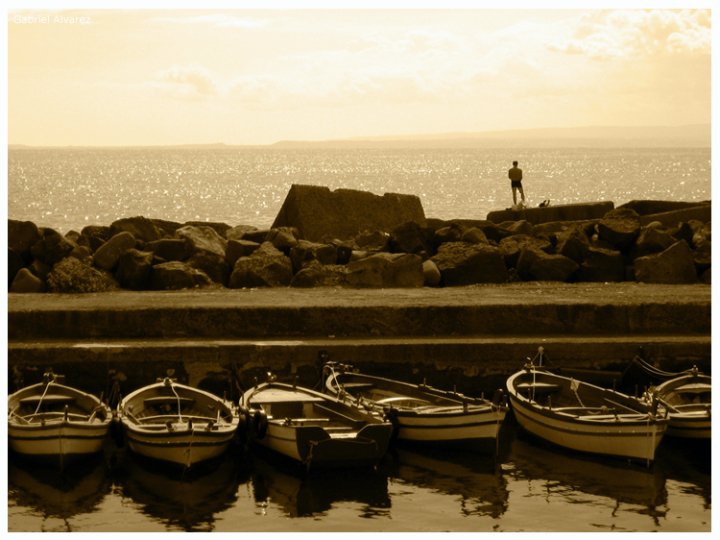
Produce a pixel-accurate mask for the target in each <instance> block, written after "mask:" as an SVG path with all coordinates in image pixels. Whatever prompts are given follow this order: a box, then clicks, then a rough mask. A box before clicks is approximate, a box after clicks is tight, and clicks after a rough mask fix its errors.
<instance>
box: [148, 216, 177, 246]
mask: <svg viewBox="0 0 720 540" xmlns="http://www.w3.org/2000/svg"><path fill="white" fill-rule="evenodd" d="M150 223H152V224H153V225H154V226H155V230H157V232H158V234H159V235H160V237H161V238H164V237H171V236H175V231H177V230H178V229H179V228H180V227H182V223H178V222H177V221H168V220H166V219H156V218H152V219H150ZM151 241H152V240H151Z"/></svg>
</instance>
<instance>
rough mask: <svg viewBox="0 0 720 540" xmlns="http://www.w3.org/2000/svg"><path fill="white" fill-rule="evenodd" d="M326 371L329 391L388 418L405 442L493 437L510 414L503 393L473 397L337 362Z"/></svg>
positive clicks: (447, 442)
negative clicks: (360, 370)
mask: <svg viewBox="0 0 720 540" xmlns="http://www.w3.org/2000/svg"><path fill="white" fill-rule="evenodd" d="M324 373H325V375H324V376H323V379H324V380H325V388H326V390H327V392H329V393H330V394H331V395H335V396H340V397H342V398H343V399H347V400H349V401H350V402H352V403H355V404H356V405H357V406H361V407H363V408H365V409H367V410H369V411H372V412H375V413H377V414H380V415H382V416H385V417H386V418H388V419H389V420H390V421H391V422H392V423H393V425H394V426H395V429H396V435H397V439H398V440H401V441H412V442H422V443H439V444H445V445H450V444H454V445H456V444H468V443H475V442H480V441H494V440H495V439H496V438H497V435H498V431H499V430H500V426H501V425H502V422H503V420H504V419H505V414H506V413H507V406H506V405H505V404H503V403H502V401H503V400H504V397H503V396H501V395H498V396H497V397H496V399H494V400H493V401H489V400H487V399H484V398H473V397H468V396H465V395H463V394H460V393H457V392H454V391H452V392H450V391H444V390H439V389H437V388H433V387H431V386H427V385H426V384H411V383H406V382H401V381H396V380H393V379H386V378H383V377H375V376H373V375H365V374H363V373H358V372H357V371H353V370H352V368H351V367H350V366H344V365H341V364H335V363H328V364H327V365H326V366H325V369H324ZM500 394H502V391H501V392H500Z"/></svg>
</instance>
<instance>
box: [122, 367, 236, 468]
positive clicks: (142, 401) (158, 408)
mask: <svg viewBox="0 0 720 540" xmlns="http://www.w3.org/2000/svg"><path fill="white" fill-rule="evenodd" d="M235 409H236V408H235V407H233V405H232V403H230V402H229V401H225V400H223V399H221V398H219V397H217V396H216V395H214V394H211V393H210V392H205V391H204V390H200V389H198V388H193V387H191V386H186V385H184V384H179V383H177V382H175V381H173V380H171V379H170V378H165V379H163V380H162V381H160V382H157V383H154V384H151V385H148V386H145V387H143V388H140V389H138V390H135V391H134V392H132V393H131V394H129V395H128V396H126V397H125V398H124V399H123V400H122V401H121V402H120V404H119V406H118V415H119V418H120V421H121V422H122V426H123V433H124V436H125V439H126V440H127V444H128V446H129V447H130V450H132V451H133V452H135V453H136V454H139V455H141V456H145V457H148V458H152V459H155V460H160V461H163V462H166V463H170V464H175V465H181V466H183V467H186V468H187V467H191V466H192V465H194V464H196V463H199V462H201V461H206V460H209V459H212V458H216V457H218V456H220V455H221V454H222V453H223V452H225V450H227V448H228V446H229V445H230V443H231V442H232V441H233V438H234V437H235V434H236V431H237V427H238V423H239V416H238V415H237V414H236V413H237V411H236V410H235Z"/></svg>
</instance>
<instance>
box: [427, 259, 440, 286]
mask: <svg viewBox="0 0 720 540" xmlns="http://www.w3.org/2000/svg"><path fill="white" fill-rule="evenodd" d="M422 271H423V281H424V283H425V286H426V287H438V286H439V285H440V282H441V281H442V274H441V273H440V269H439V268H438V267H437V264H435V262H434V261H432V260H431V259H427V260H425V261H423V264H422Z"/></svg>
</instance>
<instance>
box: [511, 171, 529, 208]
mask: <svg viewBox="0 0 720 540" xmlns="http://www.w3.org/2000/svg"><path fill="white" fill-rule="evenodd" d="M517 164H518V162H517V161H513V166H512V169H510V170H508V178H509V179H510V187H511V188H512V194H513V206H515V205H517V190H518V189H519V190H520V198H521V201H522V202H523V203H524V202H525V192H524V191H523V187H522V169H519V168H518V166H517Z"/></svg>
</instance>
